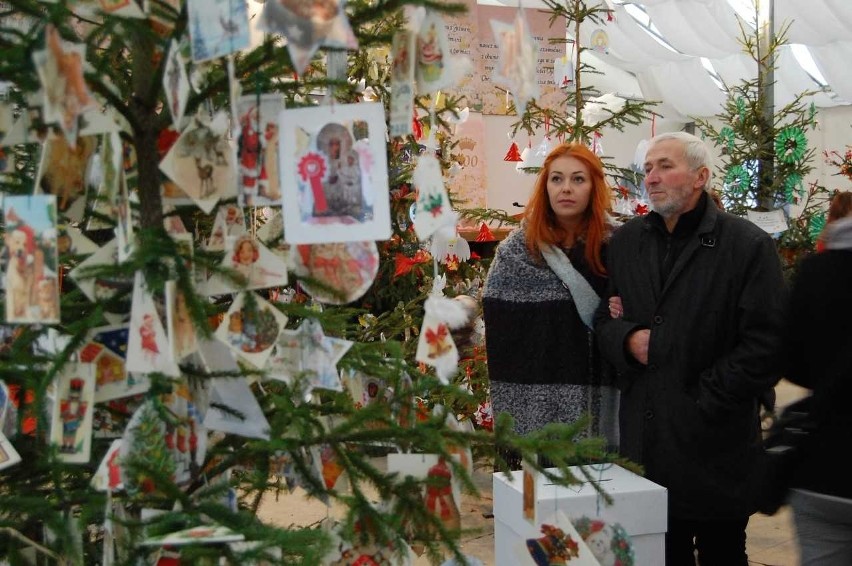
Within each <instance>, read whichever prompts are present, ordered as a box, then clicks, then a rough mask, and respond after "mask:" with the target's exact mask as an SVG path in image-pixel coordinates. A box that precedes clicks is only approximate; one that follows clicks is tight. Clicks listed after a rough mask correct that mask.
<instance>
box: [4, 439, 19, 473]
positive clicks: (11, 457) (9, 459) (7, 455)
mask: <svg viewBox="0 0 852 566" xmlns="http://www.w3.org/2000/svg"><path fill="white" fill-rule="evenodd" d="M20 461H21V455H20V454H18V451H17V450H15V447H14V446H12V443H11V442H9V439H8V438H6V435H5V434H3V433H2V432H0V470H5V469H6V468H8V467H10V466H14V465H15V464H17V463H18V462H20Z"/></svg>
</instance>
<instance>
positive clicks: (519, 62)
mask: <svg viewBox="0 0 852 566" xmlns="http://www.w3.org/2000/svg"><path fill="white" fill-rule="evenodd" d="M491 29H492V30H493V32H494V42H495V43H496V44H497V46H498V47H499V49H500V56H499V57H500V58H499V64H498V65H497V67H495V69H494V83H495V84H497V85H501V86H504V87H505V88H506V89H508V90H509V91H510V92H511V93H512V98H513V99H514V100H515V111H516V112H517V114H518V116H522V115H523V114H524V112H525V111H526V107H527V102H529V101H530V100H532V99H534V98H536V97H537V96H538V94H539V87H538V77H537V67H538V44H537V43H536V41H535V40H534V39H533V37H532V34H531V33H530V30H529V25H527V21H526V18H525V17H524V13H523V11H522V10H521V9H520V8H518V11H517V13H516V15H515V21H514V22H512V23H511V24H507V23H505V22H501V21H498V20H491Z"/></svg>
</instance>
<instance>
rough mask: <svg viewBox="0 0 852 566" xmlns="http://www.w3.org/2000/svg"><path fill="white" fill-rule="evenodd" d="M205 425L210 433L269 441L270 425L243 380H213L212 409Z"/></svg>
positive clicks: (211, 384) (205, 418) (219, 378)
mask: <svg viewBox="0 0 852 566" xmlns="http://www.w3.org/2000/svg"><path fill="white" fill-rule="evenodd" d="M203 423H204V428H206V429H207V430H217V431H220V432H224V433H227V434H236V435H238V436H244V437H246V438H260V439H263V440H269V421H267V420H266V416H265V415H264V414H263V409H262V408H261V407H260V405H259V404H258V402H257V398H255V396H254V394H253V393H252V391H251V388H250V387H249V384H248V382H247V381H246V379H245V378H243V377H215V378H213V379H211V380H210V405H209V407H208V409H207V412H206V413H205V414H204V421H203Z"/></svg>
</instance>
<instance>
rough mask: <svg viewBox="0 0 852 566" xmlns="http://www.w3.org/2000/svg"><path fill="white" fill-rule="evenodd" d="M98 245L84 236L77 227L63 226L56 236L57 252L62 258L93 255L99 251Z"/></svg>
mask: <svg viewBox="0 0 852 566" xmlns="http://www.w3.org/2000/svg"><path fill="white" fill-rule="evenodd" d="M98 249H99V248H98V245H97V244H96V243H94V242H93V241H92V240H90V239H89V238H87V237H86V236H84V235H83V232H82V231H81V230H80V229H79V228H77V227H76V226H72V225H70V224H61V225H60V226H59V233H58V235H57V236H56V251H57V252H59V255H60V256H63V255H68V256H83V255H92V254H93V253H95V252H96V251H98Z"/></svg>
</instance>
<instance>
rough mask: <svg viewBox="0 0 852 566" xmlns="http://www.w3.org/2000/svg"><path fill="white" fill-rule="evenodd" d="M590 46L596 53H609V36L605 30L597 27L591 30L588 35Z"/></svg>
mask: <svg viewBox="0 0 852 566" xmlns="http://www.w3.org/2000/svg"><path fill="white" fill-rule="evenodd" d="M590 39H591V47H592V49H593V50H594V51H597V52H598V53H609V36H608V35H607V33H606V31H605V30H603V29H601V28H598V29H596V30H595V31H593V32H592V35H591V37H590Z"/></svg>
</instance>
